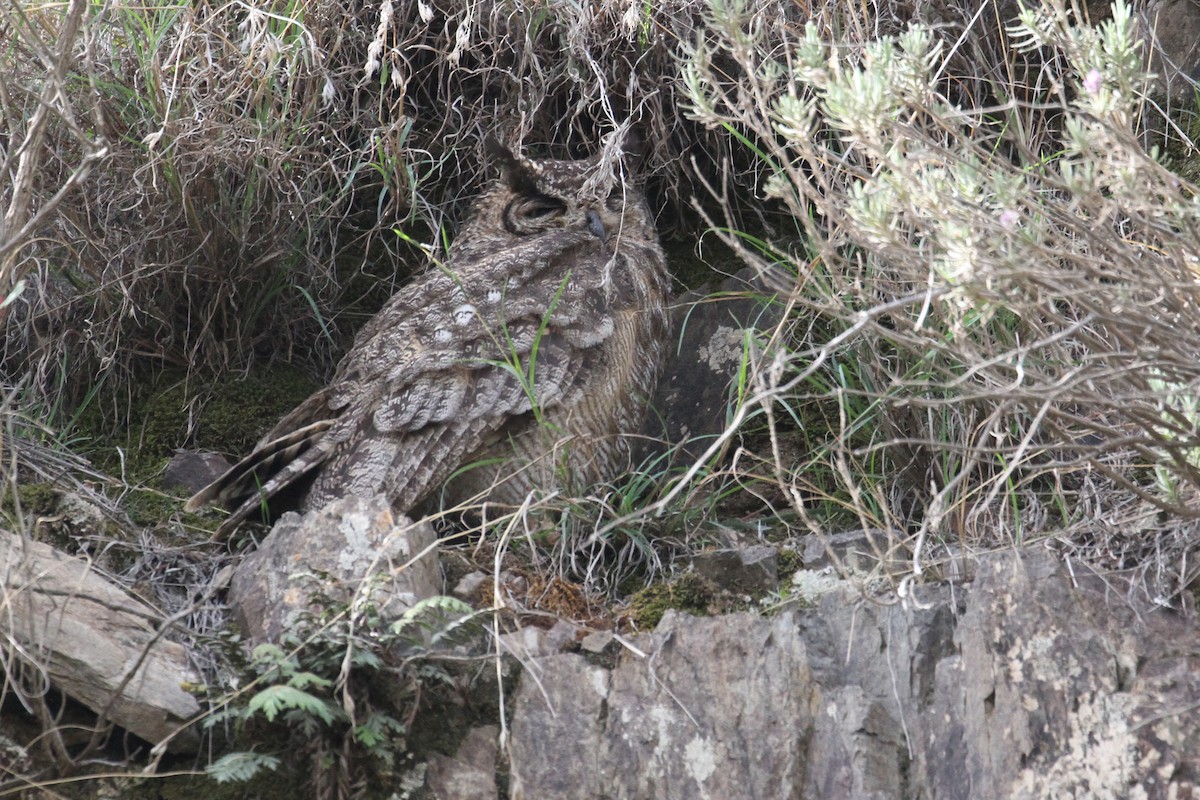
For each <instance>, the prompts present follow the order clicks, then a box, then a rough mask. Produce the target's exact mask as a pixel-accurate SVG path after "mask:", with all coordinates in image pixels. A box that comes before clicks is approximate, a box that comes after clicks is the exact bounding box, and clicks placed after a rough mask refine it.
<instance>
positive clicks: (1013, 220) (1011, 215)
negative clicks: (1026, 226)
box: [1000, 208, 1021, 231]
mask: <svg viewBox="0 0 1200 800" xmlns="http://www.w3.org/2000/svg"><path fill="white" fill-rule="evenodd" d="M1020 221H1021V215H1020V214H1018V213H1017V212H1015V211H1013V210H1012V209H1011V208H1006V209H1004V210H1003V211H1001V212H1000V227H1002V228H1004V230H1006V231H1011V230H1012V229H1013V228H1015V227H1017V223H1018V222H1020Z"/></svg>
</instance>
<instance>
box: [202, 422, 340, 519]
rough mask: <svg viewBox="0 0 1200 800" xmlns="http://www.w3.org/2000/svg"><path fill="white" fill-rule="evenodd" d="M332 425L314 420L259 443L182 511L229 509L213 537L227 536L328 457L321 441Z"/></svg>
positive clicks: (264, 508)
mask: <svg viewBox="0 0 1200 800" xmlns="http://www.w3.org/2000/svg"><path fill="white" fill-rule="evenodd" d="M333 423H334V420H333V419H322V420H318V421H317V422H313V423H311V424H309V425H305V426H304V427H302V428H297V429H295V430H292V431H288V432H287V433H285V434H283V435H282V436H278V437H276V438H274V439H270V440H268V441H266V442H263V443H262V444H260V445H259V446H258V447H256V448H255V449H254V451H253V452H252V453H250V455H248V456H246V457H245V458H243V459H242V460H241V461H239V462H238V463H236V464H234V465H233V466H232V467H230V468H229V469H228V470H227V471H226V472H225V474H224V475H222V476H221V477H219V478H217V479H216V480H215V481H213V482H212V483H210V484H209V485H208V486H205V487H204V488H203V489H201V490H200V491H198V492H196V494H194V495H192V497H191V498H189V499H188V501H187V504H186V505H184V510H186V511H196V510H198V509H200V508H201V507H203V506H206V505H220V506H224V507H225V508H228V509H231V512H230V514H229V517H228V518H227V519H226V520H225V521H224V522H222V523H221V527H219V528H218V529H217V532H216V534H215V535H214V537H213V538H216V539H223V538H225V537H227V536H228V535H229V534H230V533H232V532H233V529H234V528H236V527H237V526H238V524H239V523H241V522H242V520H245V519H248V518H249V517H251V516H253V515H254V514H255V513H256V512H258V511H265V510H266V508H267V502H268V501H269V500H270V499H271V498H272V497H274V496H275V495H277V494H279V493H280V492H281V491H283V490H284V489H287V488H289V487H292V486H293V485H294V484H296V483H297V482H298V481H299V480H300V479H302V478H303V477H304V476H305V475H307V474H308V473H309V472H311V471H312V470H313V469H315V468H316V467H318V466H319V465H320V464H321V463H322V462H324V461H325V459H326V458H328V456H329V451H330V446H329V444H328V443H326V442H324V441H323V440H324V438H325V436H324V435H325V431H326V430H328V429H329V427H330V426H331V425H333Z"/></svg>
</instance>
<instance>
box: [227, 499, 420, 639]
mask: <svg viewBox="0 0 1200 800" xmlns="http://www.w3.org/2000/svg"><path fill="white" fill-rule="evenodd" d="M440 589H441V575H440V572H439V570H438V554H437V535H436V534H435V533H434V532H433V529H432V528H431V527H430V526H429V523H427V522H413V521H412V520H410V519H408V518H407V517H403V516H401V517H399V518H397V517H394V516H393V514H392V510H391V507H390V505H389V504H388V501H387V499H386V498H385V497H383V496H377V497H372V498H361V497H344V498H341V499H339V500H335V501H333V502H332V503H330V504H329V505H327V506H326V507H324V508H322V509H320V510H318V511H310V512H308V513H307V514H303V515H301V514H297V513H288V514H284V515H283V516H282V517H281V518H280V519H279V521H278V522H277V523H276V524H275V527H274V528H273V529H272V530H271V533H270V534H269V535H268V536H267V538H266V539H264V540H263V542H262V543H261V544H260V545H259V547H258V549H257V550H255V551H254V552H252V553H250V554H249V555H248V556H246V558H244V559H243V560H242V562H241V564H239V565H238V567H237V569H236V570H235V571H234V574H233V579H232V582H231V585H230V591H229V602H230V606H231V607H232V609H233V612H234V616H235V618H236V619H237V620H238V622H239V624H241V626H242V629H243V630H244V631H245V632H246V633H247V634H248V636H249V637H250V638H251V639H252V640H254V641H257V642H264V641H265V642H279V641H280V639H281V637H282V636H283V634H284V633H285V632H292V633H296V632H297V631H298V629H299V626H300V624H301V621H302V618H303V616H304V615H305V613H306V612H308V611H311V610H313V609H314V606H313V604H312V600H313V598H314V597H320V598H325V599H326V600H328V601H329V602H332V603H343V604H350V603H354V602H361V601H363V600H369V601H370V602H372V603H374V604H375V605H376V607H377V608H378V609H379V610H380V613H381V614H382V616H383V618H384V619H385V620H392V619H397V618H399V617H400V616H401V615H402V614H403V613H404V612H405V611H406V610H408V609H409V608H411V607H412V606H414V605H416V604H417V603H418V602H420V601H421V600H424V599H425V598H428V597H433V596H434V595H437V594H439V591H440Z"/></svg>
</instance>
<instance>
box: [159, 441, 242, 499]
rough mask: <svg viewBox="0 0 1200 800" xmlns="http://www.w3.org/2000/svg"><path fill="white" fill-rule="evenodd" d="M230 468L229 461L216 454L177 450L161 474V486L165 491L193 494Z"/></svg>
mask: <svg viewBox="0 0 1200 800" xmlns="http://www.w3.org/2000/svg"><path fill="white" fill-rule="evenodd" d="M231 466H233V465H232V464H230V463H229V459H227V458H225V456H222V455H220V454H218V453H199V452H195V451H191V450H177V451H175V455H173V456H171V461H170V462H169V463H168V464H167V469H166V472H164V473H163V478H162V484H163V486H164V487H165V488H167V489H176V488H179V489H185V490H186V491H187V493H188V494H195V493H196V492H198V491H200V490H201V489H203V488H204V487H205V486H208V485H209V484H210V483H212V482H213V481H215V480H216V479H217V478H219V477H221V476H222V475H224V474H225V472H226V470H228V469H229V468H230V467H231Z"/></svg>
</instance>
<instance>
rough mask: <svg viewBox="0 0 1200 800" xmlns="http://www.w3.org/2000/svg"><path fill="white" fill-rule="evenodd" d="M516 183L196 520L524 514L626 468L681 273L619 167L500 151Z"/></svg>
mask: <svg viewBox="0 0 1200 800" xmlns="http://www.w3.org/2000/svg"><path fill="white" fill-rule="evenodd" d="M488 149H489V154H490V155H489V157H490V159H491V160H493V161H495V162H496V163H497V164H498V165H499V167H500V170H501V176H500V179H499V180H498V181H497V182H496V183H495V184H494V185H493V186H492V187H491V188H490V189H489V190H488V191H486V192H485V193H484V194H482V195H481V196H480V197H479V198H478V200H477V201H476V203H475V205H474V211H473V214H472V215H471V217H470V219H469V221H468V222H466V223H465V224H464V225H463V226H462V228H461V230H460V232H459V234H458V236H457V238H456V239H455V241H454V243H453V245H452V246H451V248H450V251H449V253H448V256H447V258H446V261H445V263H441V264H438V265H436V267H435V268H432V269H430V270H429V271H428V272H427V273H425V274H424V276H423V277H421V278H419V279H417V280H416V281H415V282H413V283H412V284H410V285H408V286H406V287H405V288H404V289H402V290H401V291H400V292H398V293H397V294H396V295H395V296H393V297H392V298H391V300H389V301H388V303H387V305H386V306H384V308H383V309H382V310H381V311H380V312H379V313H378V314H376V315H375V316H374V317H373V318H372V319H371V320H370V321H369V322H368V323H367V324H366V325H365V326H364V327H363V328H362V330H361V331H360V332H359V333H358V336H357V337H356V338H355V341H354V344H353V346H352V347H351V348H350V350H349V351H348V352H347V353H346V355H345V357H344V358H343V359H342V361H341V363H340V364H339V366H338V368H337V371H336V374H335V375H334V378H333V380H332V382H331V383H330V384H329V385H328V386H326V387H325V388H324V389H321V390H320V391H318V392H317V393H315V394H314V395H312V396H311V397H309V398H308V399H307V400H305V401H304V402H303V403H301V404H300V405H299V406H298V407H297V408H296V409H294V410H293V411H292V412H291V413H289V414H288V415H287V416H286V417H284V419H283V420H281V421H280V422H279V423H278V424H277V425H276V426H275V427H274V429H272V430H271V431H270V432H269V433H268V434H267V435H266V436H265V437H264V438H263V440H262V441H261V442H260V443H259V444H258V445H257V447H256V448H255V450H254V451H253V452H252V453H251V454H250V455H249V456H247V457H246V458H244V459H243V460H242V461H240V462H239V463H238V464H236V465H234V466H233V467H232V468H231V469H230V470H229V471H228V472H226V473H225V474H224V475H222V476H221V477H220V478H218V479H217V480H216V481H214V482H213V483H212V484H210V485H209V486H207V487H206V488H204V489H202V490H200V491H199V492H198V493H197V494H196V495H195V496H193V497H192V498H191V499H190V500H189V501H188V503H187V508H188V509H189V510H195V509H197V508H199V507H200V506H202V505H205V504H209V503H220V504H222V505H225V506H226V507H228V508H229V509H230V510H231V514H230V516H229V517H228V518H227V519H226V520H225V521H224V523H223V524H222V526H221V528H220V530H219V531H218V535H225V534H228V533H229V532H230V531H231V530H232V529H233V528H234V527H235V526H236V525H238V523H239V522H241V521H242V520H244V519H246V518H249V517H254V516H259V515H261V514H262V513H263V511H264V510H265V509H269V511H270V512H271V514H272V515H277V514H278V513H280V512H281V511H284V510H289V509H297V510H301V511H306V510H311V509H317V508H321V507H322V506H324V505H325V504H327V503H328V502H329V501H331V500H333V499H335V498H338V497H342V496H345V495H359V496H371V495H375V494H383V495H385V496H387V497H388V498H389V500H390V502H391V504H392V507H393V509H394V510H396V511H397V512H399V513H406V514H407V513H420V512H422V511H425V510H432V509H434V508H436V507H439V506H440V507H453V506H456V505H459V504H462V505H464V506H465V505H468V504H473V503H478V502H480V501H481V500H486V501H487V502H489V503H490V504H498V505H500V506H507V507H516V506H519V505H520V504H521V503H523V502H524V501H525V500H526V498H527V496H529V494H530V492H531V491H533V490H534V489H540V490H545V491H552V490H565V491H578V490H581V489H583V488H585V487H586V486H588V485H589V484H593V483H595V482H599V481H604V480H608V479H611V478H613V477H614V476H615V475H616V474H618V473H619V472H620V471H621V470H623V469H624V468H625V467H626V466H627V462H628V457H629V456H628V453H629V445H628V441H627V439H628V435H629V434H633V433H635V432H636V431H637V430H638V429H639V427H640V424H641V421H642V418H643V416H644V412H645V409H646V404H647V402H648V400H649V398H650V397H651V395H652V394H653V391H654V386H655V383H656V381H657V379H658V375H659V372H660V368H661V364H662V361H663V357H664V353H665V350H666V346H667V339H668V336H669V322H668V308H667V306H668V302H669V292H670V288H669V287H670V283H669V279H668V275H667V269H666V259H665V257H664V255H663V251H662V247H661V246H660V244H659V242H658V237H657V234H656V231H655V227H654V218H653V216H652V215H651V213H650V209H649V207H648V206H647V203H646V200H645V198H644V197H643V196H642V195H641V194H640V193H639V192H638V191H637V190H636V189H634V188H631V187H630V186H628V185H626V184H625V183H624V182H622V181H620V180H618V179H617V177H616V176H617V175H618V174H619V173H620V170H614V161H613V160H611V159H609V160H605V159H604V158H602V157H601V156H597V157H594V158H591V159H588V160H581V161H559V160H533V159H527V158H524V157H522V156H519V155H515V154H514V153H513V152H512V151H510V150H508V149H507V148H505V147H503V146H502V145H500V144H498V143H496V142H492V143H490V144H489V148H488Z"/></svg>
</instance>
